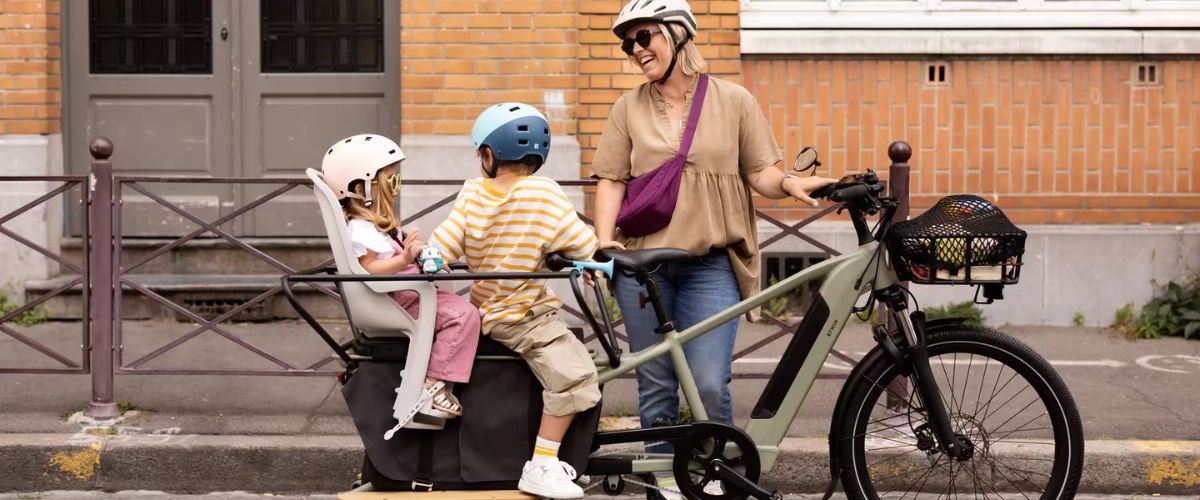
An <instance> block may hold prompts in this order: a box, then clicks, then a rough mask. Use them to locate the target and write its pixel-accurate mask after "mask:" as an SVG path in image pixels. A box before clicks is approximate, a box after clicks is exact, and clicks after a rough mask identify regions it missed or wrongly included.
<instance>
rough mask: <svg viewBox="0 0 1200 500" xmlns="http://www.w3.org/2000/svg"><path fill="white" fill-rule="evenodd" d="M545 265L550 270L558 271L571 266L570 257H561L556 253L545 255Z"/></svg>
mask: <svg viewBox="0 0 1200 500" xmlns="http://www.w3.org/2000/svg"><path fill="white" fill-rule="evenodd" d="M546 267H548V268H550V270H551V271H554V272H558V271H562V270H563V269H566V268H568V267H571V259H568V258H566V257H563V256H562V255H559V254H557V253H552V254H550V255H547V256H546Z"/></svg>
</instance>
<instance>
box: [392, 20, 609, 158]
mask: <svg viewBox="0 0 1200 500" xmlns="http://www.w3.org/2000/svg"><path fill="white" fill-rule="evenodd" d="M578 5H579V2H577V1H575V0H480V1H476V0H403V2H402V4H401V7H400V10H401V12H402V14H401V21H400V24H401V29H402V32H401V35H400V37H401V42H400V43H401V46H400V50H401V59H402V61H401V68H402V69H401V87H402V92H401V102H402V109H403V122H402V123H403V124H402V132H403V133H404V134H467V133H470V131H471V124H472V123H473V122H474V120H475V117H476V116H478V115H479V113H480V112H481V111H483V108H484V107H486V106H487V105H489V104H494V103H497V102H502V101H521V102H526V103H529V104H533V105H535V106H537V107H539V108H540V109H542V110H543V111H544V112H545V113H546V115H547V118H549V119H550V122H551V127H552V132H553V133H555V134H574V133H575V104H576V102H577V100H578V95H579V81H580V77H579V66H580V64H581V63H580V62H579V60H580V57H579V56H580V54H579V53H578V51H579V44H578V38H577V37H578V33H577V29H576V25H577V23H578V22H579V21H578V18H579V16H578V15H577V12H578ZM584 64H588V63H584Z"/></svg>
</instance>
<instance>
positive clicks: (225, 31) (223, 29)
mask: <svg viewBox="0 0 1200 500" xmlns="http://www.w3.org/2000/svg"><path fill="white" fill-rule="evenodd" d="M228 39H229V28H226V27H223V26H222V27H221V41H225V40H228Z"/></svg>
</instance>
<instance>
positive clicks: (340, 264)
mask: <svg viewBox="0 0 1200 500" xmlns="http://www.w3.org/2000/svg"><path fill="white" fill-rule="evenodd" d="M305 174H307V175H308V178H309V179H311V180H312V182H313V193H314V194H315V195H316V197H317V205H319V206H320V207H321V220H322V222H324V224H325V233H326V234H327V235H328V237H329V246H330V250H332V252H333V261H334V264H335V265H336V267H337V271H338V274H343V275H351V274H369V273H367V270H366V269H363V267H362V266H361V265H360V264H359V263H358V258H357V257H356V256H355V255H354V248H353V246H352V245H351V241H350V229H349V226H347V224H346V218H345V216H344V215H343V213H342V208H341V204H340V203H338V201H337V197H336V196H335V195H334V193H333V191H332V190H331V189H329V185H328V184H326V183H325V181H324V180H323V179H322V178H321V173H320V172H318V171H316V170H313V169H311V168H310V169H306V170H305ZM341 288H342V303H343V304H344V306H345V308H346V315H347V318H348V319H349V320H350V324H351V325H353V326H354V328H353V330H354V335H355V337H356V339H357V340H359V341H370V340H372V339H378V338H381V337H382V338H387V337H407V338H408V340H409V343H408V359H407V361H406V363H405V365H404V366H405V367H404V372H403V382H402V383H401V385H400V387H398V388H397V389H396V401H395V405H394V407H393V410H394V412H395V413H400V412H402V414H405V413H407V412H408V411H409V410H410V409H411V408H412V407H413V406H414V405H415V404H416V402H417V399H418V398H419V397H420V396H421V391H422V383H423V381H424V380H425V373H426V371H427V369H428V367H429V355H430V353H431V352H432V350H433V337H434V319H435V317H436V309H437V298H436V297H437V290H436V288H435V287H434V285H433V283H431V282H427V281H390V282H389V281H368V282H352V281H347V282H343V283H342V284H341ZM402 290H411V291H414V292H416V293H417V294H418V296H419V298H420V303H419V308H420V309H419V310H420V317H419V319H417V320H414V319H413V318H412V316H409V315H408V312H407V311H405V310H404V308H402V307H400V305H399V304H397V303H396V301H395V300H393V299H392V296H391V293H392V292H398V291H402ZM441 425H442V424H430V423H423V422H418V421H415V420H414V421H412V422H409V423H408V425H406V426H405V427H406V428H412V429H441V428H442V426H441Z"/></svg>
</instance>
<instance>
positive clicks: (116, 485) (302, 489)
mask: <svg viewBox="0 0 1200 500" xmlns="http://www.w3.org/2000/svg"><path fill="white" fill-rule="evenodd" d="M1085 449H1086V453H1087V455H1086V458H1085V465H1084V474H1083V479H1082V482H1081V484H1080V487H1079V491H1080V492H1084V493H1093V494H1137V493H1140V494H1155V493H1157V494H1196V493H1197V492H1198V491H1200V441H1088V442H1087V443H1086V444H1085ZM361 463H362V445H361V442H360V441H359V439H358V438H357V437H356V436H215V435H180V434H129V435H89V434H0V470H2V471H6V473H4V474H0V491H46V490H88V489H101V490H107V491H120V490H159V491H168V492H176V493H203V492H210V491H231V490H243V491H250V492H268V493H280V494H284V493H314V492H336V491H344V490H346V489H348V487H349V485H350V482H351V481H352V480H353V478H354V476H355V474H356V473H357V472H358V468H359V466H360V465H361ZM828 476H829V465H828V451H827V443H826V442H825V440H823V439H800V438H789V439H786V440H784V442H783V443H782V444H781V446H780V457H779V461H778V462H777V463H776V465H775V468H774V470H772V471H771V473H770V474H769V475H768V476H767V478H766V481H765V482H766V484H767V486H768V487H769V488H771V489H777V490H778V491H780V492H782V493H821V492H824V491H825V487H826V486H827V483H828Z"/></svg>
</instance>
